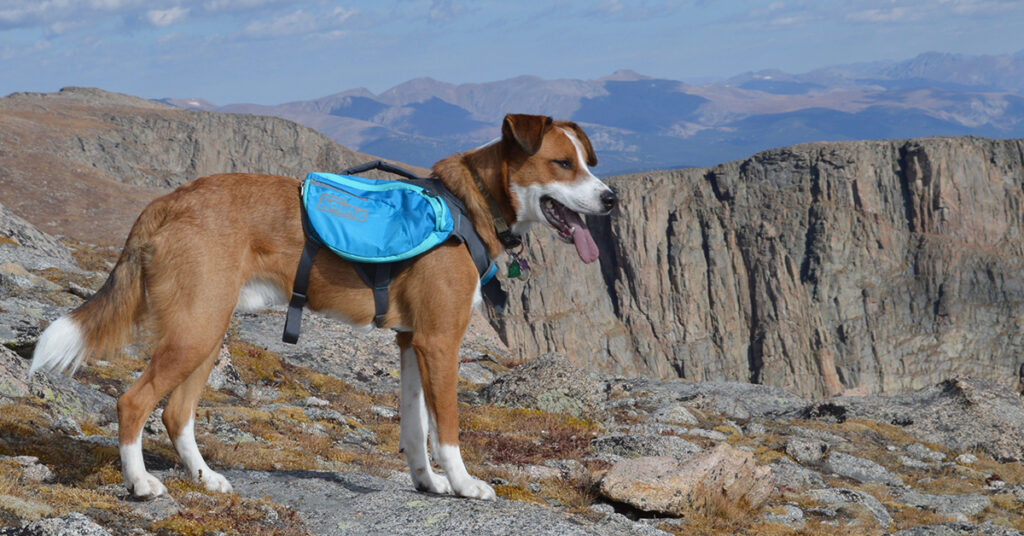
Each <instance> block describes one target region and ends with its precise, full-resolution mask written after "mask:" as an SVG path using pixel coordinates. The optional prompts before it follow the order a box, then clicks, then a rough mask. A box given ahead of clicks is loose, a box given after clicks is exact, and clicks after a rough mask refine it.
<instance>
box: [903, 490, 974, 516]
mask: <svg viewBox="0 0 1024 536" xmlns="http://www.w3.org/2000/svg"><path fill="white" fill-rule="evenodd" d="M899 500H900V502H902V503H904V504H908V505H910V506H913V507H915V508H923V509H926V510H930V511H932V512H937V513H939V514H944V515H950V516H955V515H961V516H968V517H969V516H973V515H975V514H977V513H979V512H981V511H982V510H984V509H986V508H988V507H989V506H990V505H991V504H992V501H991V500H989V498H988V497H986V496H984V495H979V494H977V493H971V494H965V495H929V494H927V493H918V492H916V491H912V490H911V491H906V492H904V493H901V494H899Z"/></svg>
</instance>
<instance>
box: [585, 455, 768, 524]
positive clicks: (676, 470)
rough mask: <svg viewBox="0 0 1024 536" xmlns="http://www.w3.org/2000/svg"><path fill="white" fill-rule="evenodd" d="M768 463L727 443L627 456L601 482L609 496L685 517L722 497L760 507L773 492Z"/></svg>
mask: <svg viewBox="0 0 1024 536" xmlns="http://www.w3.org/2000/svg"><path fill="white" fill-rule="evenodd" d="M770 473H771V472H770V470H769V469H768V468H767V467H763V466H758V465H757V463H756V462H755V461H754V457H753V455H752V454H750V453H749V452H746V451H743V450H739V449H736V448H733V447H731V446H729V445H728V444H721V445H718V446H717V447H715V448H714V449H713V450H711V451H709V452H705V453H700V454H694V455H692V456H691V457H690V458H688V459H685V460H678V459H675V458H670V457H667V456H644V457H640V458H634V459H629V460H624V461H621V462H619V463H617V464H615V465H614V466H612V468H611V469H609V470H608V472H607V473H605V475H604V477H602V479H601V482H600V492H601V494H602V495H603V496H605V497H607V498H609V499H611V500H613V501H618V502H623V503H626V504H629V505H630V506H633V507H635V508H638V509H640V510H644V511H648V512H658V513H663V514H669V515H676V516H682V515H686V514H687V513H688V512H691V511H706V510H708V509H709V508H711V505H713V504H714V503H715V502H716V501H721V500H724V501H730V502H736V501H744V502H745V503H746V504H747V505H749V506H751V507H753V508H757V507H759V506H760V505H761V504H763V503H764V502H765V501H766V500H767V499H768V497H769V495H770V494H771V491H772V477H771V474H770Z"/></svg>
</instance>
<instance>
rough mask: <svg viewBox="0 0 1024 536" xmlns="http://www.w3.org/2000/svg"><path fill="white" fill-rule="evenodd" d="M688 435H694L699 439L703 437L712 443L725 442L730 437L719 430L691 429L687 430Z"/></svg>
mask: <svg viewBox="0 0 1024 536" xmlns="http://www.w3.org/2000/svg"><path fill="white" fill-rule="evenodd" d="M685 433H686V435H692V436H697V437H703V438H704V439H710V440H712V441H725V440H727V439H729V436H727V435H725V434H724V433H723V432H719V431H718V430H705V429H704V428H690V429H689V430H687V431H686V432H685Z"/></svg>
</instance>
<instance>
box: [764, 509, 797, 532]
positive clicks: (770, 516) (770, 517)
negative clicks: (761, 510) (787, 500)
mask: <svg viewBox="0 0 1024 536" xmlns="http://www.w3.org/2000/svg"><path fill="white" fill-rule="evenodd" d="M782 508H783V510H785V511H784V512H783V513H781V514H776V513H771V512H769V513H767V514H765V515H764V520H765V522H767V523H778V524H780V525H786V526H787V527H793V528H795V529H799V528H802V527H803V526H804V511H803V510H801V509H799V508H797V507H796V506H793V505H791V504H786V505H783V507H782Z"/></svg>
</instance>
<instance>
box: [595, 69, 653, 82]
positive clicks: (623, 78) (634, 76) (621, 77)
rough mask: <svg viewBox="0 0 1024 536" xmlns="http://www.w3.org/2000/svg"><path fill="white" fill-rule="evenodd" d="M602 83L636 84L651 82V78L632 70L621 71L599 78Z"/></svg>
mask: <svg viewBox="0 0 1024 536" xmlns="http://www.w3.org/2000/svg"><path fill="white" fill-rule="evenodd" d="M598 80H599V81H602V82H635V81H637V80H651V77H650V76H646V75H642V74H640V73H638V72H636V71H634V70H632V69H619V70H618V71H615V72H614V73H612V74H610V75H608V76H605V77H602V78H598Z"/></svg>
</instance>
